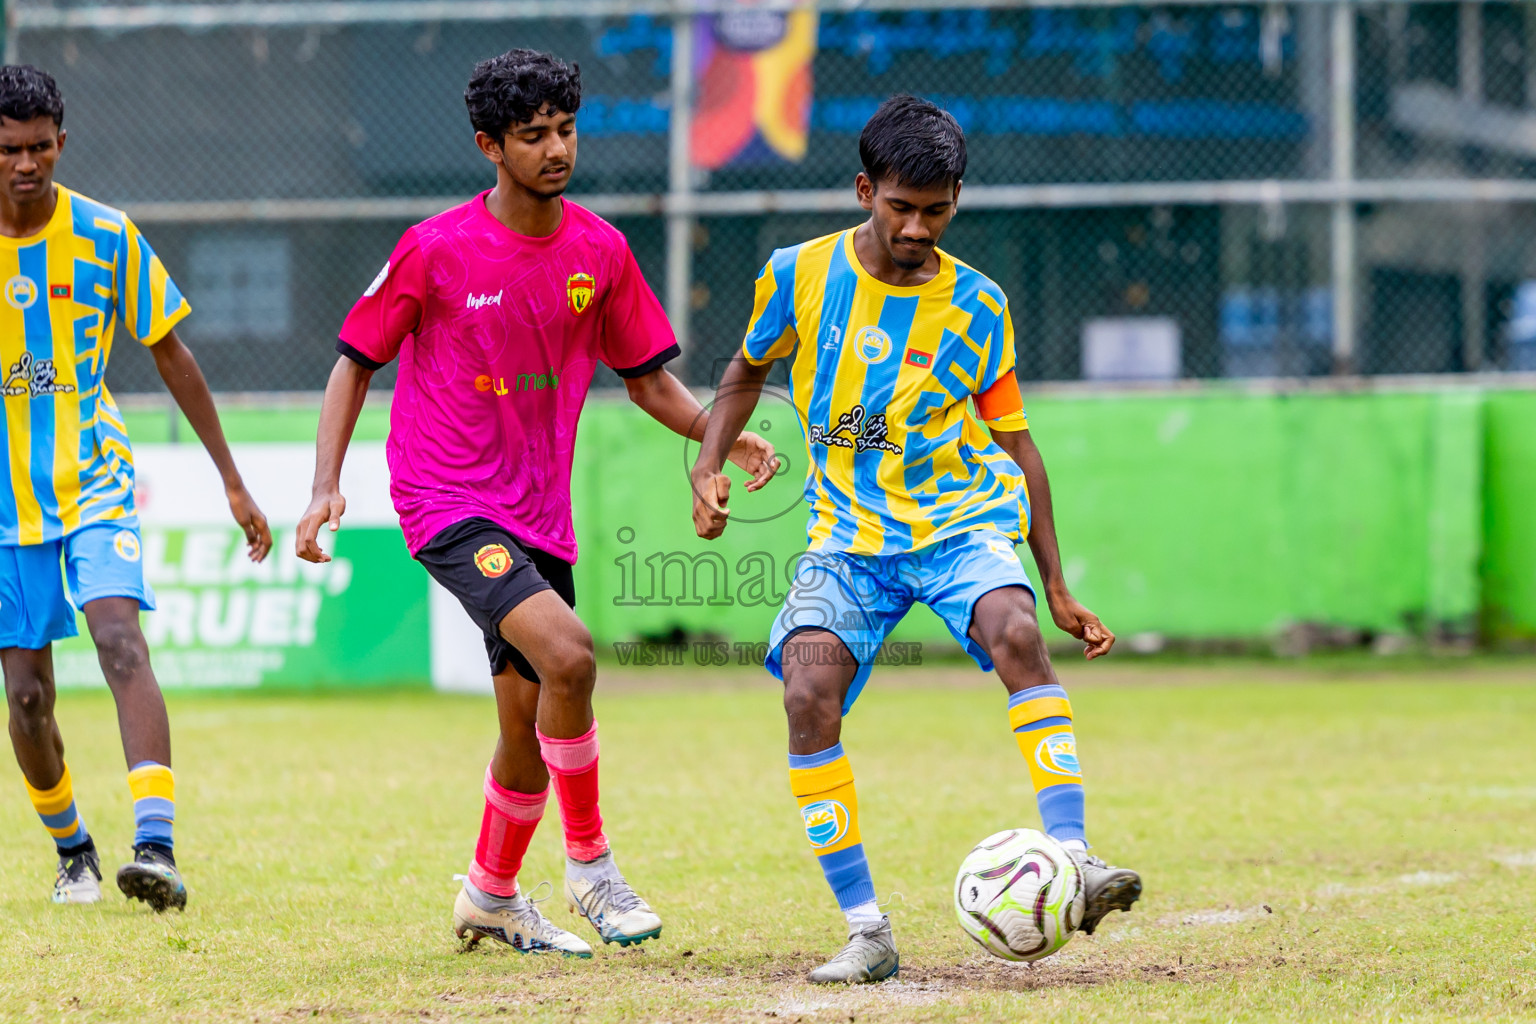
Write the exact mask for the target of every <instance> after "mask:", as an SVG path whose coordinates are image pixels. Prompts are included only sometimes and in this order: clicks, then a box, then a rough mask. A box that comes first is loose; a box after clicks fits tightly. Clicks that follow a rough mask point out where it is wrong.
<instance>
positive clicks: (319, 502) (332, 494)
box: [295, 355, 374, 562]
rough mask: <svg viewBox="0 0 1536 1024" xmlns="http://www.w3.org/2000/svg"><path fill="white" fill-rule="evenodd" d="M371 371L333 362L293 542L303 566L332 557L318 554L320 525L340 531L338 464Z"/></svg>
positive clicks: (342, 501)
mask: <svg viewBox="0 0 1536 1024" xmlns="http://www.w3.org/2000/svg"><path fill="white" fill-rule="evenodd" d="M373 373H374V371H372V370H370V369H368V368H367V367H365V366H363V365H362V364H361V363H358V362H356V361H355V360H353V359H352V358H351V357H350V356H345V355H343V356H342V357H341V358H339V359H337V360H336V365H335V367H334V368H332V370H331V378H330V380H328V381H326V383H325V398H324V399H323V400H322V401H321V403H320V430H319V433H318V434H317V436H316V438H315V482H314V484H313V486H312V487H311V488H310V498H309V507H308V508H306V509H305V510H304V515H303V516H302V517H301V518H300V519H299V531H298V536H297V538H296V540H295V545H296V548H297V552H298V556H299V557H300V558H302V559H304V560H305V561H306V562H329V561H330V560H331V556H330V555H328V554H326V553H325V552H324V551H322V550H320V524H321V523H329V524H330V526H331V532H332V533H335V532H336V531H337V530H339V529H341V515H342V513H343V512H345V511H346V510H347V499H346V498H344V497H342V494H341V462H342V459H344V458H346V454H347V445H349V444H351V442H352V431H353V430H354V429H356V427H357V416H358V413H360V412H362V409H363V400H364V399H366V398H367V397H368V382H369V381H371V380H373Z"/></svg>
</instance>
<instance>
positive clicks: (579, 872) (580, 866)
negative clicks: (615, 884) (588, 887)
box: [565, 850, 619, 882]
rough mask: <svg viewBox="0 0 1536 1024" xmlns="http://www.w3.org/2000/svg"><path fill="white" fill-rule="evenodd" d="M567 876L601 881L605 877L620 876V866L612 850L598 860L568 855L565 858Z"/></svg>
mask: <svg viewBox="0 0 1536 1024" xmlns="http://www.w3.org/2000/svg"><path fill="white" fill-rule="evenodd" d="M565 877H567V878H583V879H586V880H587V881H589V882H597V881H601V880H602V879H604V878H618V877H619V866H618V865H617V864H616V863H614V860H613V851H612V850H609V851H608V852H607V853H605V854H603V855H602V856H601V857H599V858H597V860H590V861H580V860H572V859H571V858H569V857H567V858H565Z"/></svg>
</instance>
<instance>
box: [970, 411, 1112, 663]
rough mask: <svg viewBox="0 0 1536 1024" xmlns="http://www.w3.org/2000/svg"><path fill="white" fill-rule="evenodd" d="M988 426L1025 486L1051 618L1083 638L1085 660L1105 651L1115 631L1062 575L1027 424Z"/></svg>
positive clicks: (1047, 487) (1044, 481) (1041, 466)
mask: <svg viewBox="0 0 1536 1024" xmlns="http://www.w3.org/2000/svg"><path fill="white" fill-rule="evenodd" d="M1016 387H1017V385H1015V388H1016ZM989 429H990V430H991V434H992V440H993V441H995V442H997V445H998V447H999V448H1001V449H1002V450H1003V451H1005V452H1007V453H1008V457H1009V458H1011V459H1012V460H1013V461H1014V463H1015V464H1017V465H1018V467H1019V468H1020V469H1021V470H1023V471H1024V483H1025V486H1026V487H1028V488H1029V550H1030V553H1031V554H1033V555H1034V556H1035V566H1036V568H1038V569H1039V571H1040V585H1041V586H1042V587H1043V588H1044V590H1045V600H1046V603H1047V604H1048V605H1049V606H1050V609H1051V620H1052V621H1053V622H1055V623H1056V625H1057V626H1059V627H1060V628H1061V629H1062V630H1064V631H1066V632H1067V633H1070V634H1072V635H1073V636H1075V637H1077V639H1079V640H1081V641H1083V643H1084V644H1085V645H1086V646H1085V647H1084V649H1083V654H1084V655H1085V656H1086V657H1087V658H1088V660H1089V661H1092V660H1093V659H1094V658H1098V657H1101V656H1103V655H1105V654H1108V653H1109V649H1110V648H1111V647H1113V646H1114V645H1115V634H1113V633H1111V632H1110V631H1109V630H1108V628H1106V627H1105V625H1104V623H1102V622H1100V621H1099V617H1098V616H1097V615H1095V614H1093V612H1091V611H1089V610H1088V609H1087V608H1085V607H1083V605H1082V603H1081V602H1080V601H1078V599H1077V598H1075V597H1073V596H1072V592H1071V591H1070V590H1069V589H1068V588H1067V580H1066V577H1065V576H1063V575H1062V571H1061V550H1060V549H1059V548H1058V547H1057V545H1056V519H1055V516H1054V514H1053V513H1052V511H1051V482H1050V480H1049V478H1048V477H1047V476H1046V473H1045V460H1044V459H1042V458H1041V457H1040V449H1039V448H1037V447H1036V446H1035V439H1034V438H1033V437H1031V436H1030V433H1029V427H1028V426H1025V427H1023V428H1022V429H1019V430H1004V429H999V428H998V427H996V426H989Z"/></svg>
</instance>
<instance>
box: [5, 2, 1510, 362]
mask: <svg viewBox="0 0 1536 1024" xmlns="http://www.w3.org/2000/svg"><path fill="white" fill-rule="evenodd" d="M9 21H10V32H9V35H8V38H7V54H8V58H9V59H12V60H15V59H20V60H24V61H27V62H30V63H34V64H37V65H40V66H42V67H45V68H48V69H49V70H51V71H52V72H53V73H54V74H55V75H56V76H57V77H58V79H59V81H60V84H61V86H62V88H63V89H64V91H65V97H66V102H67V104H68V118H67V122H66V124H67V127H68V128H69V130H70V142H69V147H68V150H67V152H66V154H65V156H64V158H63V161H62V162H61V164H60V168H59V178H60V180H61V181H63V182H65V183H66V184H69V185H71V186H73V187H76V188H78V189H80V190H81V191H84V192H85V193H87V194H89V195H92V196H94V197H96V198H99V199H102V200H103V201H107V202H111V203H114V204H117V205H121V206H124V207H126V208H127V209H128V210H129V211H130V213H132V214H133V215H134V216H135V218H136V219H137V220H138V221H139V222H140V223H141V225H142V226H143V227H144V228H145V230H146V232H147V233H148V234H149V236H150V239H151V241H152V242H153V243H154V244H155V246H156V247H157V248H158V249H159V251H160V252H161V254H162V255H163V256H164V258H165V261H166V263H167V265H168V266H169V268H170V269H171V272H172V274H173V275H174V276H175V277H176V278H177V279H178V280H179V281H180V282H181V284H182V285H183V288H184V290H185V291H187V292H188V294H189V297H190V299H191V301H192V304H193V308H194V314H193V317H192V318H191V319H190V320H189V321H188V322H187V324H186V326H185V328H184V334H185V336H186V337H187V338H188V340H189V341H191V342H193V343H194V344H195V345H196V347H197V352H198V354H199V358H200V359H201V360H202V362H203V364H204V366H205V368H206V369H207V370H208V373H209V376H210V378H211V379H212V381H213V383H214V386H215V387H216V388H219V389H225V390H241V391H251V390H304V389H313V388H319V387H321V386H323V383H324V380H325V374H326V372H327V369H328V367H329V365H330V364H331V362H332V361H333V359H334V353H333V349H332V344H333V339H334V336H335V330H336V328H337V326H338V325H339V323H340V321H341V319H342V316H343V315H344V314H345V312H346V310H347V308H348V307H349V305H350V304H351V302H352V301H353V299H354V298H355V297H356V296H357V295H358V293H359V292H360V291H361V290H362V289H363V288H364V287H365V286H366V285H367V284H368V282H369V281H370V280H371V279H372V277H373V276H374V274H375V272H376V271H377V268H378V267H379V265H380V264H381V262H382V261H383V259H384V258H385V256H386V255H387V254H388V252H389V250H390V249H391V247H392V246H393V244H394V242H395V240H396V239H397V238H398V237H399V235H400V233H401V232H402V231H403V230H404V229H405V228H406V227H407V226H408V225H409V224H411V223H412V222H414V221H415V220H418V219H421V218H423V217H425V216H428V215H430V214H432V213H435V212H437V211H439V210H441V209H444V208H446V207H447V206H449V205H452V204H453V203H455V202H459V201H462V199H463V198H464V197H466V196H467V195H470V194H473V193H474V192H475V191H477V190H479V189H482V188H485V187H488V186H489V184H490V183H491V178H490V175H489V168H488V166H487V165H486V164H485V162H484V160H483V159H482V158H481V157H480V156H479V154H478V153H477V151H476V150H475V148H474V145H473V142H472V139H471V132H470V128H469V125H468V119H467V117H466V115H465V112H464V108H463V103H462V92H463V87H464V83H465V81H466V80H467V78H468V75H469V70H470V68H471V66H472V65H473V64H474V62H475V61H476V60H478V59H481V58H483V57H486V56H488V55H491V54H494V53H498V52H500V51H502V50H505V49H507V48H509V47H511V46H533V47H538V48H546V49H550V50H553V51H555V52H557V53H559V54H560V55H562V56H563V57H565V58H567V59H573V60H576V61H579V62H580V64H581V67H582V73H583V77H584V80H585V83H586V99H585V101H584V104H583V107H582V111H581V114H580V118H579V130H580V133H581V154H580V160H579V163H578V166H577V171H576V183H575V185H574V187H573V189H572V195H573V196H574V197H575V198H577V199H578V200H579V201H581V202H583V203H586V204H587V205H589V206H591V207H592V208H593V209H595V210H596V211H598V212H599V213H601V214H603V215H605V216H607V217H609V218H610V219H611V220H613V222H614V223H615V224H616V225H618V226H619V227H620V229H621V230H623V231H624V232H625V233H626V234H627V235H628V236H629V239H630V242H631V245H632V246H633V248H634V250H635V252H636V254H637V256H638V258H639V261H640V264H641V266H642V268H643V269H644V271H645V273H646V275H647V277H648V278H649V280H650V281H651V284H652V286H653V287H654V288H655V289H656V291H657V293H658V294H659V295H661V296H663V298H664V300H665V303H666V305H667V307H668V311H669V313H670V314H671V316H672V318H673V321H674V325H675V327H676V329H677V331H678V333H679V336H680V339H681V340H682V342H683V345H684V350H685V353H686V358H685V360H684V362H683V365H682V373H683V374H684V376H685V377H686V379H687V380H688V381H689V382H690V383H693V384H697V385H708V384H711V383H713V381H714V379H715V377H716V376H717V375H718V372H719V368H720V366H721V365H722V361H723V360H724V359H725V358H727V357H728V356H729V354H730V352H731V351H732V350H733V348H734V346H735V345H736V344H737V342H738V340H739V338H740V335H741V332H742V329H743V327H744V325H745V321H746V317H747V314H748V312H749V309H750V306H751V294H752V281H753V278H754V277H755V275H756V272H757V270H758V268H759V267H760V266H761V265H762V263H763V262H764V260H765V259H766V258H767V256H768V254H769V253H770V252H771V251H772V250H773V249H774V248H776V247H778V246H782V245H787V244H792V243H794V242H798V241H801V240H804V239H806V238H810V237H814V236H816V235H818V234H823V233H826V232H828V231H832V230H836V229H838V228H840V227H844V226H848V225H850V224H852V223H855V222H856V221H857V219H859V211H858V209H857V206H856V204H855V202H854V199H853V193H852V188H851V181H852V178H853V174H854V172H855V171H856V170H857V169H858V155H857V146H856V141H857V135H858V131H859V129H860V127H862V125H863V122H864V120H865V119H866V118H867V116H868V115H869V114H870V113H871V112H872V111H873V109H874V108H875V106H876V105H877V104H878V103H879V102H880V100H881V99H883V98H884V97H885V96H887V95H889V94H891V93H894V92H898V91H912V92H916V93H919V94H922V95H925V96H929V97H931V98H933V99H935V100H937V101H938V102H940V103H942V104H943V105H945V106H946V107H947V108H948V109H950V110H951V111H953V112H954V113H955V115H956V116H957V117H958V118H959V119H960V121H961V122H962V124H964V125H965V127H966V130H967V133H968V136H969V144H970V151H971V165H970V171H969V173H968V175H967V180H966V189H965V193H964V196H963V197H962V212H961V214H960V216H959V217H958V218H957V219H956V221H955V222H954V225H953V226H952V228H951V229H950V234H949V235H948V236H947V237H946V241H945V247H946V248H947V249H948V250H949V251H951V252H952V253H954V254H955V255H957V256H959V257H960V258H962V259H965V260H966V261H967V262H969V263H971V264H972V265H974V266H976V267H978V268H979V269H981V270H982V271H984V272H985V273H987V274H988V275H989V276H991V277H993V278H994V279H995V280H997V281H998V282H999V284H1001V285H1002V286H1003V288H1004V289H1005V290H1006V291H1007V292H1008V294H1009V296H1010V298H1011V302H1012V308H1013V312H1014V317H1015V320H1016V327H1017V329H1018V330H1017V334H1018V337H1019V339H1020V340H1019V366H1020V373H1021V376H1023V377H1024V378H1026V379H1031V380H1072V379H1079V378H1089V379H1116V378H1149V379H1158V378H1179V377H1224V376H1225V377H1253V376H1308V375H1323V374H1333V373H1364V374H1380V373H1454V372H1461V371H1484V372H1486V371H1511V370H1536V6H1533V5H1531V4H1511V3H1475V2H1467V3H1404V2H1393V3H1377V4H1356V3H1335V2H1322V0H1297V2H1291V3H1267V4H1215V3H1205V2H1183V3H1175V4H1166V5H1160V6H1116V5H1111V4H1105V3H1100V2H1088V0H1081V2H1079V3H1078V4H1076V5H1072V4H1062V5H1058V6H1040V5H1037V4H1034V3H1031V2H1028V0H1023V2H983V3H977V2H975V0H967V4H966V6H956V5H954V4H948V3H942V2H937V0H925V2H918V0H866V2H862V3H858V4H854V5H850V4H846V3H836V2H835V3H827V4H823V5H822V6H821V7H819V8H815V7H806V6H788V5H784V4H778V3H760V4H755V5H743V4H740V3H723V2H721V3H715V2H711V0H701V2H693V0H677V2H676V3H656V2H652V0H637V2H620V0H566V2H554V0H340V2H289V3H284V2H261V0H253V2H246V0H241V2H227V3H177V2H171V3H156V4H149V5H130V4H123V5H116V4H108V5H99V4H92V5H89V6H81V5H75V4H71V3H59V4H51V5H44V4H39V3H35V2H23V3H22V4H21V5H20V6H16V7H13V8H12V9H11V10H10V12H9ZM113 375H114V377H115V380H116V386H117V387H118V389H119V390H127V391H132V390H143V389H154V388H157V387H158V382H157V381H156V380H155V379H154V375H153V369H152V365H151V362H150V360H149V359H148V358H147V357H146V356H144V355H142V354H140V353H132V352H127V351H120V353H119V354H118V357H117V359H116V360H115V362H114V370H113ZM382 382H383V383H387V382H388V375H387V374H385V375H383V376H382Z"/></svg>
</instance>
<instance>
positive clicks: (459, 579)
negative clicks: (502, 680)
mask: <svg viewBox="0 0 1536 1024" xmlns="http://www.w3.org/2000/svg"><path fill="white" fill-rule="evenodd" d="M416 561H418V562H420V563H421V564H422V565H424V566H426V569H427V572H429V573H431V574H432V578H433V579H435V580H437V582H438V583H440V584H442V587H443V589H444V590H446V591H448V593H450V594H452V595H453V596H454V597H456V598H458V599H459V603H460V604H462V605H463V606H464V610H465V611H467V612H469V617H470V618H471V619H474V620H475V625H477V626H479V627H480V632H481V633H483V634H485V653H486V655H487V656H488V657H489V658H490V660H491V674H492V675H499V674H501V673H502V672H503V671H505V670H506V668H507V667H508V666H510V667H512V668H514V669H516V670H517V672H518V674H519V675H521V676H522V677H523V678H524V679H531V680H533V681H534V682H538V681H539V677H538V675H537V674H535V673H534V671H533V666H532V665H530V664H529V663H528V659H527V658H525V657H523V654H522V652H521V651H519V650H518V649H517V648H516V647H513V646H512V645H511V644H509V643H507V640H506V638H505V637H503V636H502V635H501V629H500V626H501V620H502V619H504V618H506V617H507V613H508V612H510V611H511V610H512V609H513V608H516V607H517V606H518V605H520V604H522V603H523V602H524V601H526V600H528V599H529V598H530V597H532V596H533V595H534V594H537V593H538V592H539V591H541V590H553V591H554V592H555V593H557V594H559V595H560V597H561V599H563V600H564V601H565V603H566V604H568V605H570V606H571V607H572V608H575V607H576V580H575V578H574V576H573V575H572V573H571V564H570V563H569V562H566V561H564V560H563V559H560V558H556V557H555V556H554V555H552V554H550V553H549V552H548V551H540V550H539V549H538V548H536V547H532V546H530V545H527V544H524V543H522V542H521V541H519V540H517V539H516V538H515V537H513V536H512V535H511V534H510V533H508V532H507V531H506V530H504V529H503V528H502V527H500V526H497V525H496V524H495V523H493V522H491V521H490V520H489V519H466V520H464V521H463V522H461V523H454V524H453V525H452V526H449V527H447V528H445V529H444V530H442V531H440V532H439V533H438V534H437V535H436V536H434V537H433V538H432V539H431V540H429V541H427V543H426V546H425V547H423V548H422V549H421V550H420V551H418V552H416Z"/></svg>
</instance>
